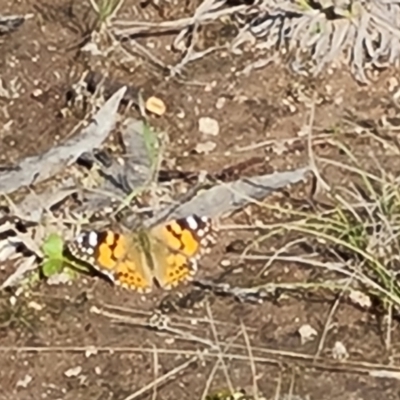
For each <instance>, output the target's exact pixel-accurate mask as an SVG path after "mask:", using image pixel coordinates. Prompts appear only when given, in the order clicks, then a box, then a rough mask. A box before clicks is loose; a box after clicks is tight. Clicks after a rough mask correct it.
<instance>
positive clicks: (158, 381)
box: [124, 357, 197, 400]
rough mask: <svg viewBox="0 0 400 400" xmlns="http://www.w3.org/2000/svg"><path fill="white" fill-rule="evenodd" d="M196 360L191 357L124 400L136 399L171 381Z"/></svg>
mask: <svg viewBox="0 0 400 400" xmlns="http://www.w3.org/2000/svg"><path fill="white" fill-rule="evenodd" d="M196 360H197V357H192V358H190V360H188V361H186V362H184V363H182V364H181V365H179V366H177V367H176V368H174V369H172V370H171V371H169V372H167V373H166V374H164V375H162V376H160V377H158V378H157V379H155V380H154V381H153V382H151V383H149V384H147V385H146V386H143V387H142V388H141V389H139V390H138V391H136V392H135V393H132V394H131V395H129V396H128V397H125V398H124V400H134V399H137V398H138V397H140V396H142V395H143V394H145V393H147V392H148V391H150V390H151V389H153V388H154V387H156V386H157V385H159V384H161V383H163V382H165V381H167V380H169V379H171V378H172V377H173V376H174V375H176V374H178V373H179V372H181V371H183V370H184V369H186V368H188V367H189V366H190V365H191V364H193V363H194V362H195V361H196Z"/></svg>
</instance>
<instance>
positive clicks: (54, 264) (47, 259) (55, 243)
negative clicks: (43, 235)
mask: <svg viewBox="0 0 400 400" xmlns="http://www.w3.org/2000/svg"><path fill="white" fill-rule="evenodd" d="M64 247H65V246H64V241H63V239H62V237H61V236H59V235H58V234H56V233H52V234H50V235H49V236H48V237H47V239H46V240H45V241H44V243H43V245H42V252H43V254H44V258H43V262H42V264H41V271H42V274H43V276H44V277H45V278H50V277H52V276H54V275H57V274H60V273H61V272H63V271H65V272H66V273H67V274H68V275H69V276H70V277H71V278H75V277H76V272H77V271H81V272H86V273H87V272H88V269H87V268H85V267H83V266H82V265H80V264H77V263H76V262H75V261H73V260H70V259H69V258H68V257H66V255H65V254H64Z"/></svg>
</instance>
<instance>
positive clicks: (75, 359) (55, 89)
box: [0, 0, 400, 400]
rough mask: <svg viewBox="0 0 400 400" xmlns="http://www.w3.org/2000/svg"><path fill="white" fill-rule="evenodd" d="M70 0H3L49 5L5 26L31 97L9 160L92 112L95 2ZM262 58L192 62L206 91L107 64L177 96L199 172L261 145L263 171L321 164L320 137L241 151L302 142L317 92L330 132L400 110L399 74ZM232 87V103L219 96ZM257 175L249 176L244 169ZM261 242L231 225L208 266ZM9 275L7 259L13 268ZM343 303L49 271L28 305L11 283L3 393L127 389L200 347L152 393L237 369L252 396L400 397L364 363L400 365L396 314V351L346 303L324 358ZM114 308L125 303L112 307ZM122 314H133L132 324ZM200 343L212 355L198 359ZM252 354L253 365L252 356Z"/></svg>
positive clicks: (183, 391) (14, 113) (178, 394)
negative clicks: (78, 93) (157, 326)
mask: <svg viewBox="0 0 400 400" xmlns="http://www.w3.org/2000/svg"><path fill="white" fill-rule="evenodd" d="M134 4H136V2H135V1H133V0H132V1H126V2H125V4H124V7H123V9H122V10H121V12H122V13H124V15H125V16H126V15H129V13H130V12H131V10H132V6H133V5H134ZM69 6H70V1H69V0H60V1H58V2H51V1H47V2H46V1H40V2H37V1H19V2H11V1H7V0H0V10H1V13H2V14H7V13H14V14H15V13H21V14H27V13H33V14H34V17H33V18H32V19H30V20H28V21H26V22H25V24H24V25H23V26H22V27H21V28H20V29H19V30H18V31H16V32H14V33H12V34H10V35H6V36H3V37H0V54H1V55H0V72H1V74H0V77H1V78H2V80H3V83H4V85H5V86H6V87H8V88H10V87H13V86H14V87H17V88H18V89H17V92H18V97H16V98H14V99H1V100H0V104H1V110H2V112H1V113H0V126H1V128H0V149H1V151H0V162H1V164H0V165H1V166H10V165H13V163H15V162H17V161H18V160H19V159H21V158H23V157H25V156H28V155H33V154H40V153H42V152H43V151H45V150H48V149H49V148H51V146H53V145H54V144H55V143H58V142H60V141H62V140H64V139H65V138H66V137H68V136H69V135H71V129H72V128H73V127H74V126H75V125H76V124H77V122H78V121H79V120H80V118H81V115H80V114H79V113H74V112H72V113H69V114H68V115H64V114H63V113H61V110H62V108H63V107H64V106H65V102H66V93H67V91H68V90H69V89H70V88H71V85H72V83H75V82H76V81H77V80H78V79H79V78H80V75H81V73H82V72H83V71H85V69H87V68H88V65H87V61H86V60H85V59H84V57H82V55H81V54H79V51H78V49H79V45H80V43H82V40H83V38H84V33H85V25H90V23H89V22H90V18H91V17H88V18H87V19H86V20H83V21H77V19H78V20H79V18H76V15H83V10H86V9H87V7H86V6H80V5H78V6H77V8H75V9H74V10H73V12H71V9H70V8H69ZM79 10H81V11H79ZM189 10H190V7H189ZM143 12H146V13H148V14H147V15H151V16H153V17H154V20H155V19H159V18H161V17H160V16H159V15H158V13H157V10H155V9H153V8H152V7H151V6H149V7H148V8H146V10H145V11H143ZM186 12H188V11H186ZM74 13H75V16H74ZM165 13H167V15H168V18H173V17H176V16H177V15H184V14H185V10H183V9H178V7H176V8H175V9H173V8H172V6H165ZM92 17H93V16H92ZM210 29H211V28H210ZM221 35H222V34H219V33H218V31H217V33H213V34H211V33H207V34H205V40H213V38H214V39H215V37H217V38H218V37H220V36H221ZM210 38H211V39H210ZM146 41H147V42H146ZM143 43H147V44H148V43H151V46H150V45H148V48H149V49H154V51H156V50H157V54H158V55H161V56H164V57H165V61H166V62H172V61H173V59H174V57H173V56H171V53H170V52H168V51H166V50H165V46H166V44H168V43H170V38H165V37H158V38H157V37H156V38H152V37H150V38H147V39H146V40H144V41H143ZM163 49H164V50H163ZM249 60H250V57H246V56H235V57H234V56H232V55H229V54H225V53H222V54H221V52H219V53H218V52H217V53H213V54H210V55H208V56H207V57H205V58H203V59H201V60H198V61H195V62H194V63H192V64H190V65H189V66H188V67H187V69H186V71H185V72H186V73H187V76H188V79H189V81H191V80H192V81H194V80H195V81H199V82H206V83H208V85H207V86H206V87H204V86H199V85H193V84H187V83H180V82H177V81H176V80H169V81H166V80H165V78H164V77H163V76H162V74H161V73H157V72H155V71H153V70H150V69H149V68H148V65H147V64H146V63H145V62H141V63H138V64H137V65H135V66H132V68H133V69H132V71H133V72H129V71H128V70H126V69H123V68H122V67H121V66H118V65H116V64H113V63H110V64H109V65H107V68H108V72H109V74H110V76H112V77H113V79H116V80H119V81H121V82H124V83H127V84H130V85H133V86H134V87H137V88H141V89H143V90H144V92H145V93H148V94H149V95H156V96H158V97H160V98H162V99H163V100H164V102H165V103H166V105H167V107H168V110H167V113H166V114H165V115H164V116H162V117H161V118H156V117H153V119H152V120H151V123H152V125H153V126H155V127H156V128H157V129H160V130H163V131H165V132H166V133H167V134H168V135H169V141H170V145H169V146H168V147H167V149H166V157H167V160H175V161H174V162H172V161H170V164H171V165H174V166H175V167H179V168H182V169H184V170H190V171H199V170H202V169H205V170H207V171H211V172H218V171H220V170H221V169H222V168H224V167H227V166H230V165H235V164H236V163H239V162H244V161H246V160H250V159H252V158H255V157H262V158H263V160H264V162H263V163H257V164H256V165H255V166H254V167H253V169H252V170H251V173H254V172H257V173H268V172H272V171H284V170H287V169H291V168H294V167H300V166H304V165H307V164H308V155H307V149H306V143H305V142H304V141H299V140H297V141H295V142H294V143H292V144H290V145H288V144H285V146H281V145H280V146H278V145H277V144H276V143H278V142H276V143H275V144H271V143H272V142H271V143H270V144H266V145H265V146H262V147H257V146H254V148H253V149H252V148H250V149H248V150H245V151H243V150H242V151H238V149H241V148H245V147H251V146H253V145H256V144H257V143H261V142H264V141H266V140H272V139H277V140H280V139H285V138H298V133H299V131H300V130H301V129H302V127H303V126H304V124H305V123H306V122H307V118H308V110H307V107H306V106H305V104H304V101H302V100H301V99H304V98H306V97H307V96H309V93H310V92H312V90H315V91H316V92H317V93H318V99H319V101H318V106H317V107H316V116H315V121H314V127H315V133H314V134H315V135H318V134H319V132H322V130H323V129H330V128H334V127H335V126H338V125H340V124H341V122H342V120H343V116H344V114H345V111H348V110H352V111H353V112H354V113H355V114H356V115H358V116H360V117H361V118H363V117H364V118H366V119H374V120H377V119H378V118H380V117H382V116H383V115H392V114H393V113H395V109H394V108H393V107H392V105H391V100H390V99H391V94H390V93H389V92H388V86H389V78H390V77H391V76H393V75H394V73H395V72H393V71H385V72H382V73H381V74H380V75H379V77H377V79H376V82H374V83H373V84H372V85H371V86H369V87H361V86H359V85H358V84H357V83H356V82H355V81H354V80H353V78H352V77H351V76H350V75H349V73H348V71H347V70H346V69H345V68H344V67H343V69H342V70H336V71H335V72H334V74H333V75H331V74H326V75H325V76H321V77H319V78H315V79H305V78H300V77H298V76H295V75H292V74H291V73H290V72H288V71H287V69H285V68H284V67H283V66H282V65H272V66H268V67H267V68H265V69H261V70H255V71H252V72H251V73H250V74H249V75H248V76H247V75H243V74H239V75H238V74H237V71H241V70H243V68H244V67H245V66H246V65H247V64H248V63H249ZM130 67H131V66H130ZM220 98H224V99H225V100H224V101H225V103H224V105H223V107H222V108H217V107H216V104H217V102H218V101H219V99H220ZM220 102H221V100H220ZM290 105H291V106H290ZM202 116H209V117H212V118H214V119H216V120H217V121H218V123H219V127H220V133H219V134H218V135H217V136H215V137H210V138H207V139H205V138H204V137H203V136H202V135H201V134H200V133H199V130H198V121H199V118H200V117H202ZM11 121H12V122H11ZM206 140H211V141H213V142H215V143H216V147H215V149H214V150H213V151H211V152H210V154H206V155H204V154H196V152H195V151H194V149H195V147H196V145H197V144H198V143H200V142H204V141H206ZM346 144H347V145H348V146H351V147H352V149H353V150H354V152H355V154H358V155H362V154H366V153H368V152H371V151H375V154H376V157H378V158H379V159H381V160H382V162H386V163H391V165H392V167H393V166H394V167H395V166H396V163H397V164H398V160H394V159H390V157H386V156H385V151H384V150H383V149H381V148H374V147H372V144H371V141H369V140H368V138H365V137H358V136H354V135H353V136H349V138H348V139H347V142H346ZM374 146H376V145H374ZM315 151H318V152H319V154H321V155H323V156H325V157H330V158H333V159H340V157H342V154H340V153H339V152H338V151H337V150H336V149H333V148H331V147H330V146H329V145H327V144H326V143H325V144H323V143H322V144H321V145H320V146H316V149H315ZM241 173H242V174H244V175H245V174H247V173H249V172H248V171H239V172H238V174H239V175H240V174H241ZM323 173H324V174H325V179H328V180H329V181H332V182H335V181H339V180H345V179H347V178H348V177H343V176H342V175H339V174H338V173H337V171H336V170H335V169H334V168H330V169H327V170H326V171H323ZM306 190H307V188H306V187H297V188H295V189H293V193H294V196H295V197H301V196H304V193H305V192H306ZM288 191H291V189H288ZM270 201H279V199H278V200H277V199H275V198H274V199H273V200H270ZM248 211H249V210H248ZM271 218H273V216H271V215H269V214H268V213H267V212H266V211H262V210H261V211H260V210H259V209H258V210H256V209H254V207H252V208H251V212H250V211H249V212H246V213H245V212H238V213H236V214H235V215H234V216H231V217H230V218H229V219H228V220H226V221H224V223H226V224H233V223H246V224H251V223H252V222H254V220H255V219H260V220H262V221H263V222H264V223H268V222H272V221H273V220H272V219H271ZM253 239H254V236H253V233H252V232H251V231H242V232H239V231H238V232H236V231H232V232H230V234H227V235H221V238H220V241H219V243H218V244H217V246H216V248H215V249H214V251H213V252H212V254H211V255H210V256H209V257H207V258H206V259H204V261H203V262H202V268H201V269H200V271H199V275H200V276H201V277H207V278H210V279H213V278H217V277H219V276H220V275H221V274H223V273H224V272H227V271H228V268H224V267H221V266H220V264H219V261H221V260H222V259H224V258H229V256H230V255H231V254H230V253H229V252H228V250H229V248H230V247H232V246H231V245H232V243H236V242H238V241H239V242H242V243H245V244H246V243H250V242H251V241H252V240H253ZM271 246H275V247H277V246H279V243H271ZM264 250H265V251H268V249H264ZM237 267H239V268H236V270H235V273H234V274H233V275H231V276H230V282H236V283H237V284H244V283H245V282H246V280H248V279H249V277H251V276H256V274H257V272H258V271H259V270H260V268H261V267H262V264H259V263H256V262H254V263H253V262H248V261H247V262H246V263H244V264H241V265H238V266H237ZM9 273H10V270H4V269H3V270H2V271H1V275H0V277H1V279H2V280H3V279H5V277H6V276H8V275H9ZM309 274H310V271H309V270H304V269H302V268H300V267H298V266H296V265H290V264H286V265H282V264H276V265H275V264H274V266H273V268H271V271H270V272H269V274H268V279H270V280H276V281H287V282H291V281H301V280H306V279H308V277H309ZM334 301H335V297H334V296H333V295H326V296H321V297H320V298H318V297H317V296H315V297H314V296H283V297H279V298H271V299H270V300H268V301H264V302H263V303H262V304H246V303H239V302H237V301H234V300H233V299H232V298H229V297H217V296H215V295H212V294H209V293H206V292H205V291H203V290H201V289H197V288H195V287H192V286H183V287H181V288H178V289H177V290H174V291H173V292H172V293H168V294H165V293H163V292H161V291H160V290H158V291H155V292H154V293H153V294H151V295H149V296H140V295H138V294H135V293H131V292H128V291H126V290H124V289H120V288H116V287H113V286H112V285H109V284H108V283H107V282H106V281H104V280H102V279H98V278H92V277H83V278H81V279H79V280H77V281H74V282H73V283H72V284H71V285H69V286H49V285H47V284H46V283H41V284H40V285H39V287H37V288H36V289H35V291H34V292H33V293H31V292H30V293H29V294H27V295H26V296H23V297H22V298H18V300H17V304H15V305H14V304H13V302H12V299H11V300H10V294H2V295H1V298H0V352H1V356H0V386H1V390H0V399H2V400H3V399H4V400H6V399H7V400H10V399H52V400H53V399H65V400H69V399H74V400H78V399H82V400H83V399H84V400H87V399H99V400H100V399H101V400H107V399H118V400H122V399H126V398H129V397H128V396H129V395H131V394H132V393H135V392H136V391H138V390H140V389H142V388H145V387H146V385H149V384H151V382H153V381H154V380H155V379H157V378H158V377H162V376H163V375H164V374H166V373H168V372H169V371H171V370H173V369H174V368H178V369H179V366H182V365H183V364H184V363H186V362H188V360H190V359H191V358H192V357H193V362H192V363H188V365H187V366H184V367H182V368H181V370H179V371H177V373H176V374H174V375H173V376H171V377H170V378H169V379H167V380H162V381H161V382H159V384H157V385H153V386H152V387H151V388H150V389H149V390H147V391H144V393H143V394H141V395H140V397H138V398H141V399H156V398H159V399H163V400H168V399H171V400H172V399H174V400H176V399H200V398H201V396H202V394H203V393H205V392H212V391H213V390H221V389H223V388H227V387H229V382H228V379H227V376H226V375H229V379H230V380H231V384H232V385H233V387H234V388H244V389H246V391H247V392H248V393H252V390H253V386H254V384H255V382H256V384H257V386H258V390H259V392H260V393H262V394H263V396H264V397H265V398H267V399H272V398H278V397H274V396H276V393H278V394H280V396H281V397H279V398H282V399H284V398H286V399H289V398H291V399H298V400H300V399H304V400H305V399H310V400H311V399H313V400H314V399H315V400H317V399H318V400H336V399H337V400H339V399H340V400H347V399H348V400H361V399H363V400H375V399H377V398H385V399H387V400H390V399H393V400H394V399H399V398H400V394H399V393H400V385H399V384H398V381H397V380H396V379H387V378H386V379H385V378H378V377H373V376H369V375H368V373H367V372H365V370H364V369H363V368H362V366H366V367H365V368H367V367H368V365H367V364H363V363H375V364H379V363H382V364H385V365H388V364H390V365H392V366H396V365H397V366H398V365H399V361H398V355H397V349H398V347H399V343H400V336H399V334H398V332H399V329H398V328H399V327H398V326H397V325H398V323H397V322H396V321H394V322H393V324H394V326H392V335H393V336H392V346H391V349H390V351H387V350H386V348H385V345H384V341H385V337H384V332H385V330H384V329H382V319H381V318H380V316H379V315H378V316H377V315H372V314H371V313H369V312H366V311H363V310H359V309H357V308H356V307H355V306H354V305H351V304H346V302H341V303H340V305H339V307H338V309H337V311H336V312H335V314H334V317H333V321H332V323H333V324H332V326H331V327H330V329H329V331H328V333H327V337H326V340H325V343H324V346H323V348H322V351H321V356H322V357H323V358H322V359H321V360H318V361H315V362H313V357H314V355H315V353H316V351H317V347H318V343H319V338H320V336H321V334H322V332H323V330H324V327H325V323H326V320H327V318H328V314H329V312H330V310H331V307H332V305H333V303H334ZM160 304H162V306H163V307H164V308H166V307H167V306H168V307H167V308H169V310H168V313H167V316H168V318H170V325H169V326H170V327H172V328H173V329H171V330H168V329H167V330H164V331H162V332H160V331H157V330H154V329H151V328H150V327H149V326H148V325H147V322H146V320H147V318H148V317H150V316H151V315H152V314H153V313H154V312H155V310H156V309H158V308H159V307H160ZM110 305H112V306H113V307H114V309H109V306H110ZM106 311H107V312H109V313H113V314H115V315H113V316H112V315H109V314H107V313H106ZM116 315H120V316H121V315H123V316H125V317H124V319H123V320H120V319H118V318H117V316H116ZM128 317H129V318H128ZM210 321H214V322H210ZM305 324H309V325H311V326H312V327H313V328H314V329H316V331H317V332H318V337H317V339H315V340H313V341H311V342H308V343H305V344H302V343H301V341H300V336H299V334H298V332H297V331H298V329H299V328H300V327H301V326H302V325H305ZM190 335H194V336H190ZM201 340H203V341H204V343H202V342H201ZM246 340H249V341H250V342H251V345H252V349H253V350H252V352H253V354H249V351H250V350H249V347H248V346H247V345H246ZM336 341H340V342H342V343H343V344H344V345H345V347H346V349H347V351H348V352H349V356H350V358H349V360H350V361H352V362H354V366H353V367H352V368H350V367H349V366H348V364H346V367H342V366H341V363H340V362H337V361H335V360H334V359H333V358H332V348H333V346H334V344H335V342H336ZM218 343H219V344H218ZM211 344H212V346H214V348H211V347H210V346H211ZM215 346H217V347H218V346H219V347H220V351H221V352H222V353H226V354H234V355H235V356H232V357H231V358H230V359H229V358H226V359H225V361H224V363H220V362H219V360H218V357H217V356H216V354H217V353H218V351H216V350H215ZM204 349H207V351H206V350H204ZM196 352H200V353H196ZM196 354H200V356H199V357H194V356H195V355H196ZM252 357H254V358H255V360H253V362H251V361H249V360H251V359H252ZM226 371H227V372H226ZM285 395H286V396H287V397H285ZM290 395H292V397H290ZM135 398H136V397H135Z"/></svg>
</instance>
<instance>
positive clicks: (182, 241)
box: [67, 215, 215, 293]
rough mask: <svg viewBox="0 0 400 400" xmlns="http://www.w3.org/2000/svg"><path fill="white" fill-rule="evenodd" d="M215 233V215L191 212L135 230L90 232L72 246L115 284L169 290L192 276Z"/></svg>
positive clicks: (72, 251) (79, 257) (71, 249)
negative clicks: (127, 231) (155, 283)
mask: <svg viewBox="0 0 400 400" xmlns="http://www.w3.org/2000/svg"><path fill="white" fill-rule="evenodd" d="M214 233H215V229H214V227H213V224H212V220H211V218H209V217H205V216H203V217H199V216H197V215H190V216H188V217H185V218H179V219H173V220H171V221H168V222H166V223H162V224H159V225H155V226H154V227H151V228H148V229H145V228H142V229H139V230H137V231H134V232H129V233H117V232H114V231H111V230H104V231H94V230H92V231H85V232H82V233H81V234H80V235H78V236H77V237H76V238H75V239H74V240H73V241H72V242H70V243H69V244H68V245H67V249H68V252H69V253H70V254H71V255H72V256H73V257H74V258H76V259H77V260H79V261H82V262H85V263H88V264H90V265H91V266H92V267H93V268H94V269H96V270H97V271H98V272H100V273H101V274H103V275H106V276H107V277H108V278H109V279H111V281H113V282H114V283H115V284H118V285H121V286H123V287H126V288H129V289H133V290H136V291H138V292H141V293H147V292H150V291H151V290H152V288H153V286H154V281H156V282H157V283H158V285H159V286H160V287H161V288H163V289H166V290H168V289H171V288H172V287H175V286H177V285H178V284H179V283H181V282H184V281H189V280H192V279H193V276H194V275H195V273H196V271H197V262H198V259H199V258H200V257H201V256H202V255H203V254H204V253H207V252H208V251H209V250H210V245H212V244H214V243H215V237H214Z"/></svg>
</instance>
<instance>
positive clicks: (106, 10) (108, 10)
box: [90, 0, 124, 25]
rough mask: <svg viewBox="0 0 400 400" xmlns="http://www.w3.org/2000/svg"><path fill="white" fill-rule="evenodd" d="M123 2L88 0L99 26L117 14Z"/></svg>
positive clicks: (115, 0) (117, 0) (116, 0)
mask: <svg viewBox="0 0 400 400" xmlns="http://www.w3.org/2000/svg"><path fill="white" fill-rule="evenodd" d="M123 3H124V0H97V1H96V0H90V4H91V5H92V8H93V9H94V10H95V12H96V14H97V16H98V19H99V22H100V24H101V25H103V24H107V23H108V21H109V20H110V19H111V18H112V17H113V16H114V15H115V14H116V13H117V12H118V10H119V9H120V8H121V6H122V4H123Z"/></svg>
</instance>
